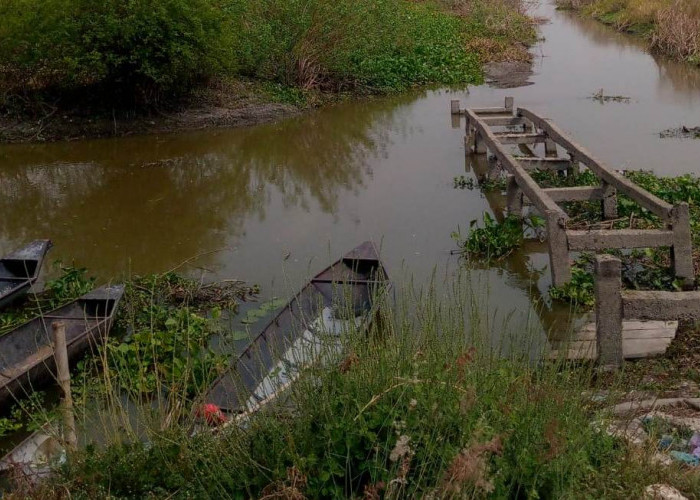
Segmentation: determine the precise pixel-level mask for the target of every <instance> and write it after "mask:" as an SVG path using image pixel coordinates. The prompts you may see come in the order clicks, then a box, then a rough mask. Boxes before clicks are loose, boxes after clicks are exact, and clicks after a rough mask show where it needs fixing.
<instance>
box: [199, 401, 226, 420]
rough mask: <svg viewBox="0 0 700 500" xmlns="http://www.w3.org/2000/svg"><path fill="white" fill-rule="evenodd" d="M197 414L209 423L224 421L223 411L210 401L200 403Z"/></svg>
mask: <svg viewBox="0 0 700 500" xmlns="http://www.w3.org/2000/svg"><path fill="white" fill-rule="evenodd" d="M197 415H198V416H200V417H202V418H204V420H205V421H206V423H207V424H209V425H220V424H223V423H224V422H226V415H224V412H223V411H221V408H219V407H218V406H216V405H215V404H212V403H207V404H205V405H202V406H201V407H200V408H199V411H198V412H197Z"/></svg>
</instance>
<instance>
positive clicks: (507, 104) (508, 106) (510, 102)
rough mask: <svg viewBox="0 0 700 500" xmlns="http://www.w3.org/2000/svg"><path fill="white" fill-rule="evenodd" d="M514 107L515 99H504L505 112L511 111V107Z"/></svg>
mask: <svg viewBox="0 0 700 500" xmlns="http://www.w3.org/2000/svg"><path fill="white" fill-rule="evenodd" d="M514 105H515V98H513V97H506V102H505V106H504V107H505V108H506V110H507V111H513V106H514Z"/></svg>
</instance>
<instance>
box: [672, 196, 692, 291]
mask: <svg viewBox="0 0 700 500" xmlns="http://www.w3.org/2000/svg"><path fill="white" fill-rule="evenodd" d="M671 228H672V229H673V247H672V248H671V259H672V261H673V271H674V273H675V274H676V277H677V278H680V279H681V280H682V281H683V288H686V289H690V288H692V287H693V285H694V283H695V269H694V267H693V245H692V242H691V236H690V209H689V207H688V204H687V203H685V202H683V203H679V204H677V205H675V206H674V207H673V210H672V211H671Z"/></svg>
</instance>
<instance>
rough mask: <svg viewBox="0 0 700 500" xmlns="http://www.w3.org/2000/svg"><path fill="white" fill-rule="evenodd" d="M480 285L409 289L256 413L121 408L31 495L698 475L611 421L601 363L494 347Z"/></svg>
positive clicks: (569, 486) (389, 489) (491, 485)
mask: <svg viewBox="0 0 700 500" xmlns="http://www.w3.org/2000/svg"><path fill="white" fill-rule="evenodd" d="M471 298H473V296H472V295H471V294H465V293H464V292H457V293H455V294H454V295H453V296H449V297H445V296H442V295H441V296H440V297H438V296H437V295H435V294H432V293H426V294H423V295H421V297H420V299H413V300H407V301H406V302H405V303H402V304H400V305H399V308H398V309H399V312H398V313H397V314H396V315H392V314H385V315H384V316H383V318H382V321H381V325H382V326H381V330H378V331H373V332H372V334H371V335H369V336H366V335H360V334H357V335H350V336H349V337H347V338H345V339H344V340H343V341H344V343H345V352H346V354H347V358H346V359H345V360H344V361H343V362H340V363H331V364H328V365H326V366H324V367H321V366H317V367H314V368H311V369H309V370H307V371H305V372H303V374H302V376H301V378H300V379H299V381H298V382H297V383H296V384H295V385H294V386H293V388H292V390H291V392H290V393H289V396H288V399H287V400H286V401H284V402H281V404H280V405H277V406H274V407H270V408H268V411H266V412H263V413H258V414H256V415H255V416H253V417H252V418H251V419H250V420H249V421H248V422H247V424H246V425H245V428H242V427H238V426H236V425H230V426H228V427H226V428H223V429H220V430H219V432H217V433H211V432H197V433H195V434H194V435H193V434H192V428H193V426H194V425H195V422H196V417H193V416H192V415H187V414H182V415H181V416H180V418H170V417H169V416H168V415H169V412H167V411H165V412H163V413H162V414H160V415H159V418H157V419H155V420H154V421H153V422H152V423H151V425H148V426H146V427H145V428H142V429H141V430H140V434H139V435H138V436H137V435H136V432H135V431H134V429H133V428H132V427H131V426H130V424H129V421H128V420H124V421H121V420H120V425H121V426H123V427H120V429H119V437H118V438H117V439H114V440H110V441H109V442H108V443H107V444H106V445H104V446H101V445H95V446H88V447H87V448H85V449H83V450H82V451H79V452H78V453H76V454H71V455H70V456H69V457H68V460H67V461H66V463H65V464H63V465H59V466H57V469H56V472H57V474H56V475H55V476H54V477H53V478H52V479H51V480H50V481H49V482H48V483H45V484H44V485H41V486H39V487H34V488H33V489H32V487H31V486H26V489H25V490H23V491H22V492H20V493H18V496H19V495H20V494H25V495H30V496H31V495H33V496H37V495H41V496H42V497H44V498H50V497H51V498H67V497H70V498H103V497H107V496H109V497H113V498H114V497H117V498H143V497H155V498H205V497H217V498H221V497H228V498H358V497H363V498H419V497H424V496H428V497H435V498H486V497H489V498H520V497H528V498H537V497H539V498H581V497H587V498H630V497H633V498H637V497H639V498H641V497H642V494H643V490H644V488H645V486H646V485H648V484H651V483H655V482H664V483H669V484H673V485H674V486H676V487H678V488H680V489H681V490H682V491H684V492H685V493H686V494H690V495H692V494H693V492H696V491H698V487H699V486H700V483H699V481H700V477H698V475H697V474H693V473H692V472H686V471H684V470H683V469H680V468H678V467H665V466H663V465H660V464H658V463H656V462H650V461H648V459H649V455H650V454H651V450H649V451H645V450H644V449H639V450H631V449H630V448H629V447H628V445H627V444H626V443H625V442H624V441H622V440H619V439H618V438H615V437H613V436H611V435H608V434H607V433H606V432H605V431H604V429H605V427H606V418H607V417H606V412H605V411H604V410H602V408H601V407H600V403H596V402H595V401H594V400H593V399H591V398H590V391H588V390H587V389H589V388H590V386H591V380H592V379H591V373H590V372H587V371H585V370H576V371H573V370H569V369H567V368H565V367H562V366H558V365H556V364H554V365H553V364H550V365H541V366H534V365H532V364H531V363H529V361H528V359H529V354H532V353H522V357H521V356H520V355H518V356H515V355H511V356H509V357H505V358H504V357H502V356H501V353H497V352H494V351H493V350H492V349H491V348H490V347H489V346H488V343H487V342H486V341H485V339H486V338H487V337H489V336H490V335H492V333H493V332H492V331H491V328H493V326H491V327H489V326H487V322H484V321H482V319H483V318H481V319H480V316H479V314H478V310H479V308H478V306H477V304H475V303H473V302H472V300H471ZM505 330H507V327H506V325H503V328H500V329H499V331H501V332H503V331H505ZM517 331H518V333H519V335H523V330H522V328H521V327H518V328H517ZM613 403H614V401H613V398H612V397H610V398H608V400H606V402H605V404H606V405H607V404H613ZM113 434H114V433H113V432H112V431H105V435H108V436H112V435H113Z"/></svg>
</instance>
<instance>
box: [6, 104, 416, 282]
mask: <svg viewBox="0 0 700 500" xmlns="http://www.w3.org/2000/svg"><path fill="white" fill-rule="evenodd" d="M412 98H413V97H411V96H406V97H404V98H403V99H399V100H391V101H385V102H377V103H374V105H372V106H360V107H353V106H340V107H338V108H337V109H335V110H332V111H328V112H324V113H319V114H317V115H314V117H313V119H311V120H309V119H304V118H299V119H293V120H287V121H284V122H281V123H277V124H272V125H268V126H264V127H257V128H253V129H246V130H236V131H217V132H206V133H198V134H187V135H182V136H167V137H162V138H158V137H140V138H132V139H121V140H114V141H110V140H104V141H86V142H79V143H68V144H52V145H45V146H34V147H32V146H29V147H27V146H24V147H22V146H9V147H5V148H3V150H2V151H3V153H4V157H3V159H2V160H3V162H2V163H3V167H2V169H1V170H0V185H2V186H3V194H4V196H2V197H0V210H1V211H2V213H3V217H2V220H1V221H0V242H1V243H0V247H1V249H2V250H3V251H6V250H8V249H9V248H12V247H14V246H17V245H19V244H21V243H22V242H24V241H26V240H29V239H32V238H35V237H40V236H41V237H51V238H53V239H54V241H55V243H56V247H57V249H58V248H60V253H62V254H63V255H67V256H70V257H69V260H70V259H71V258H74V259H75V260H76V261H78V262H81V263H86V264H88V265H89V266H90V268H91V269H92V270H93V271H95V272H96V273H98V274H102V275H107V276H108V275H110V274H111V273H113V272H114V271H115V270H116V269H120V268H121V269H124V268H126V267H129V266H131V269H132V270H134V271H138V272H140V271H146V270H148V271H154V270H163V269H167V268H169V266H172V265H175V264H177V263H179V262H181V261H182V260H184V259H187V258H189V257H192V256H194V255H196V254H198V253H200V252H201V251H202V249H212V248H217V247H221V246H222V245H224V244H230V243H231V238H233V240H234V241H233V243H235V239H236V237H240V236H241V235H242V234H243V233H244V232H245V227H244V222H245V220H246V219H251V218H252V219H255V220H258V221H262V220H265V218H266V212H267V209H268V206H269V204H270V200H271V199H272V198H273V197H274V198H277V199H279V200H280V202H281V203H282V204H283V206H284V207H287V208H288V207H300V208H302V209H303V210H306V211H308V210H311V209H312V207H313V208H314V209H318V210H320V211H321V212H323V213H334V212H335V211H336V210H337V208H338V197H339V193H340V192H344V191H347V192H351V193H352V192H355V193H356V192H358V191H359V190H360V189H362V187H363V186H364V184H365V182H367V180H368V179H371V177H372V175H373V171H372V169H373V167H372V163H371V162H370V161H369V160H370V159H372V158H377V157H381V156H382V155H386V150H387V148H388V146H389V137H388V134H387V132H386V131H387V130H391V129H394V130H402V129H404V128H405V127H403V126H402V125H401V123H400V122H401V121H402V120H404V119H405V117H403V116H402V114H401V106H400V104H401V101H402V100H403V101H404V102H410V101H411V99H412ZM310 122H311V123H310ZM225 239H228V240H229V241H225ZM95 253H99V254H100V256H99V258H98V257H96V256H95ZM129 262H130V264H129Z"/></svg>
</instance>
